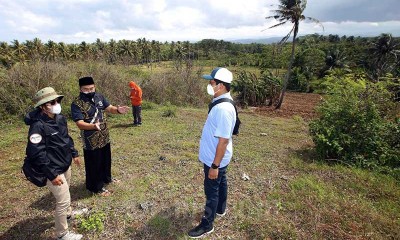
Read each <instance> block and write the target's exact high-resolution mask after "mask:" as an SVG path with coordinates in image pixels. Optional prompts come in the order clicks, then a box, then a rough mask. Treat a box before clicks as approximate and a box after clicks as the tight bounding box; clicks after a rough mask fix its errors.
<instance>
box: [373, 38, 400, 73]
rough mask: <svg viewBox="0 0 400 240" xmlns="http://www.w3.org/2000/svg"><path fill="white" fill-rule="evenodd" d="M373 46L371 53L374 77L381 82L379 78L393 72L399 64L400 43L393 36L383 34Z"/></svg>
mask: <svg viewBox="0 0 400 240" xmlns="http://www.w3.org/2000/svg"><path fill="white" fill-rule="evenodd" d="M372 44H373V46H372V48H371V49H370V51H371V53H372V56H373V64H372V66H374V67H373V72H374V73H373V75H374V76H373V77H374V79H375V80H379V77H382V76H383V75H385V74H386V73H388V72H391V71H393V70H394V68H395V66H396V64H398V63H399V56H400V43H398V42H396V40H395V39H394V38H393V37H392V35H391V34H381V35H380V36H379V38H378V39H377V40H376V42H373V43H372Z"/></svg>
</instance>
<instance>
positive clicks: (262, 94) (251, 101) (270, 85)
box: [232, 70, 281, 106]
mask: <svg viewBox="0 0 400 240" xmlns="http://www.w3.org/2000/svg"><path fill="white" fill-rule="evenodd" d="M280 88H281V82H280V80H279V79H278V78H276V77H274V76H273V74H272V73H271V72H269V71H264V72H262V73H261V77H257V76H256V75H255V74H254V73H251V72H248V71H244V70H242V71H239V74H238V77H237V79H236V80H235V81H233V82H232V89H233V91H235V92H236V93H237V100H238V101H239V102H240V104H241V105H244V106H260V105H265V104H267V100H269V103H270V104H272V102H273V101H274V100H275V99H277V97H278V95H279V92H280Z"/></svg>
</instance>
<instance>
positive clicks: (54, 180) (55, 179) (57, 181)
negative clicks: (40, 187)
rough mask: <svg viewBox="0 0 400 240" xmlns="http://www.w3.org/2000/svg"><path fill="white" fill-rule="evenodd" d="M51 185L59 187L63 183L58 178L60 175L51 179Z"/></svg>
mask: <svg viewBox="0 0 400 240" xmlns="http://www.w3.org/2000/svg"><path fill="white" fill-rule="evenodd" d="M51 183H52V184H53V185H54V186H61V185H62V184H63V183H64V182H63V180H62V178H61V177H60V175H58V176H57V177H56V178H54V179H53V181H51Z"/></svg>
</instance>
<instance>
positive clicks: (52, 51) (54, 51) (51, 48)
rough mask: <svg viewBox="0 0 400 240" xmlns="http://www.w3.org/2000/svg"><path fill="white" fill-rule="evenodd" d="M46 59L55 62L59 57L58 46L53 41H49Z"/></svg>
mask: <svg viewBox="0 0 400 240" xmlns="http://www.w3.org/2000/svg"><path fill="white" fill-rule="evenodd" d="M45 46H46V49H47V50H46V59H47V60H49V61H55V60H56V58H57V55H58V44H57V43H56V42H54V41H52V40H49V41H48V42H47V43H46V44H45Z"/></svg>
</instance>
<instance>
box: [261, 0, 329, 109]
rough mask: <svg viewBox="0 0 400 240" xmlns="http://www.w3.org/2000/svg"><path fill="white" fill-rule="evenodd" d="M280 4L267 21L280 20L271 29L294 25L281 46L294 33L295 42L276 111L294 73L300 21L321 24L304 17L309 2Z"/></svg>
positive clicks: (285, 0)
mask: <svg viewBox="0 0 400 240" xmlns="http://www.w3.org/2000/svg"><path fill="white" fill-rule="evenodd" d="M279 2H280V5H278V10H273V12H274V15H272V16H268V17H266V19H270V18H273V19H275V20H278V21H279V23H278V24H275V25H273V26H271V27H269V28H274V27H278V26H281V25H284V24H286V23H292V24H293V27H292V29H291V30H290V32H289V33H288V34H287V35H286V36H285V37H283V38H282V40H281V41H280V44H284V43H286V42H287V40H288V39H289V37H290V36H291V35H292V33H293V40H292V55H291V58H290V62H289V66H288V71H287V73H286V76H285V79H284V81H283V84H282V90H281V94H280V96H279V100H278V103H277V104H276V106H275V108H276V109H278V108H280V107H281V105H282V102H283V97H284V96H285V92H286V88H287V85H288V82H289V79H290V74H291V71H292V65H293V60H294V52H295V48H296V37H297V33H298V32H299V24H300V21H303V20H310V21H312V22H315V23H318V24H320V23H319V21H318V20H317V19H315V18H311V17H306V16H304V15H303V12H304V10H305V9H306V5H307V0H279ZM320 25H321V24H320ZM321 26H322V25H321ZM322 28H323V27H322Z"/></svg>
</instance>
